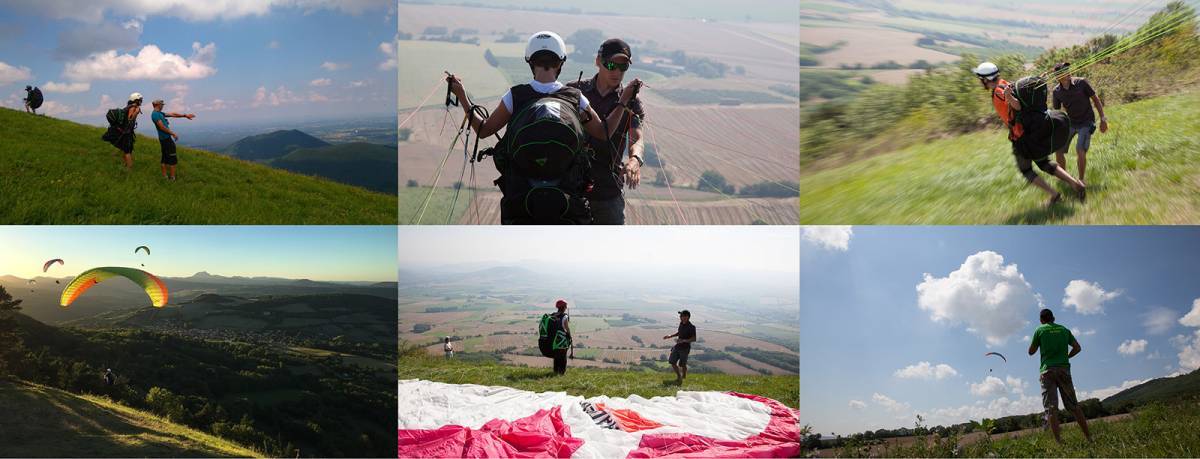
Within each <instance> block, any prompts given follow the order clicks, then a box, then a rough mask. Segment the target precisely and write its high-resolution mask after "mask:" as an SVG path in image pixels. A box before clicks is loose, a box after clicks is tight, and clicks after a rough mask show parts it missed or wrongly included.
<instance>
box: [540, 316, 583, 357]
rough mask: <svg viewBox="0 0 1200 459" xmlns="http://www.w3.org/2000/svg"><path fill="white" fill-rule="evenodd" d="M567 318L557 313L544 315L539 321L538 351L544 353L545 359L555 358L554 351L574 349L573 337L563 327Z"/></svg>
mask: <svg viewBox="0 0 1200 459" xmlns="http://www.w3.org/2000/svg"><path fill="white" fill-rule="evenodd" d="M566 317H567V315H566V314H559V313H557V312H556V313H554V314H542V320H540V321H538V350H540V351H542V356H543V357H550V358H554V351H557V350H560V349H567V348H571V349H572V350H573V349H574V343H573V342H571V335H570V334H569V333H567V331H566V330H564V329H563V326H562V324H563V319H565V318H566Z"/></svg>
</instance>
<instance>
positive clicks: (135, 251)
mask: <svg viewBox="0 0 1200 459" xmlns="http://www.w3.org/2000/svg"><path fill="white" fill-rule="evenodd" d="M139 250H144V251H145V252H146V255H150V248H149V247H146V246H144V245H139V246H137V248H136V249H133V253H134V254H137V253H138V251H139Z"/></svg>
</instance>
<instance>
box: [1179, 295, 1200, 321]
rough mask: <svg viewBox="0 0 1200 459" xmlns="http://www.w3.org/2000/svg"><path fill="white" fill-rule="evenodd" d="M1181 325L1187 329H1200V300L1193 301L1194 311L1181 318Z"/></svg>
mask: <svg viewBox="0 0 1200 459" xmlns="http://www.w3.org/2000/svg"><path fill="white" fill-rule="evenodd" d="M1179 324H1180V325H1183V326H1187V327H1200V298H1197V299H1195V300H1192V310H1191V311H1188V313H1187V314H1184V315H1183V317H1181V318H1179Z"/></svg>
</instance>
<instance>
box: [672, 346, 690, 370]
mask: <svg viewBox="0 0 1200 459" xmlns="http://www.w3.org/2000/svg"><path fill="white" fill-rule="evenodd" d="M691 352H692V347H691V346H681V345H678V344H676V345H675V347H672V348H671V357H668V358H667V363H670V364H671V365H674V364H675V363H676V362H678V363H679V365H682V366H685V367H686V366H687V359H688V354H690V353H691Z"/></svg>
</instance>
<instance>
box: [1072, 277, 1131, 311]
mask: <svg viewBox="0 0 1200 459" xmlns="http://www.w3.org/2000/svg"><path fill="white" fill-rule="evenodd" d="M1120 295H1121V291H1120V290H1116V291H1112V292H1108V291H1105V290H1104V289H1103V288H1101V287H1100V284H1099V283H1091V282H1088V281H1085V280H1081V279H1076V280H1073V281H1071V282H1069V283H1067V288H1065V289H1063V307H1066V308H1075V312H1078V313H1080V314H1084V315H1090V314H1100V313H1103V312H1104V303H1105V302H1106V301H1109V300H1112V299H1113V298H1116V297H1118V296H1120Z"/></svg>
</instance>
